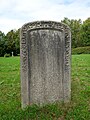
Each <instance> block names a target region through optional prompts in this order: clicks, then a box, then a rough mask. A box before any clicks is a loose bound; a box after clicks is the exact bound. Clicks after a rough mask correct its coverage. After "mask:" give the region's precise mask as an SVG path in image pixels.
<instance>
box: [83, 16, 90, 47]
mask: <svg viewBox="0 0 90 120" xmlns="http://www.w3.org/2000/svg"><path fill="white" fill-rule="evenodd" d="M81 40H82V46H90V18H88V19H86V20H85V21H84V22H83V25H82V29H81Z"/></svg>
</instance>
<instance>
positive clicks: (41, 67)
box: [20, 21, 71, 107]
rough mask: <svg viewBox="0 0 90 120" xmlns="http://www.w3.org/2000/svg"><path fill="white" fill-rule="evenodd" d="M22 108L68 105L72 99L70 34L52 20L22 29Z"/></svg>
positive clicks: (66, 28)
mask: <svg viewBox="0 0 90 120" xmlns="http://www.w3.org/2000/svg"><path fill="white" fill-rule="evenodd" d="M20 57H21V96H22V107H26V106H27V105H30V104H40V105H42V104H47V103H53V102H56V101H64V102H68V101H69V100H70V97H71V78H70V67H71V66H70V63H71V61H70V59H71V33H70V29H69V27H68V26H67V25H65V24H62V23H59V22H54V21H37V22H31V23H27V24H25V25H24V26H22V28H21V35H20Z"/></svg>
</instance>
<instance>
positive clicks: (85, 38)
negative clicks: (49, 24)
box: [0, 18, 90, 56]
mask: <svg viewBox="0 0 90 120" xmlns="http://www.w3.org/2000/svg"><path fill="white" fill-rule="evenodd" d="M61 22H63V23H65V24H67V25H68V26H69V27H70V28H71V35H72V48H77V47H85V46H90V18H87V19H86V20H85V21H84V22H82V21H81V19H79V20H74V19H71V20H70V19H68V18H64V19H63V20H62V21H61ZM19 34H20V29H18V30H11V31H9V32H8V33H7V34H6V35H5V34H4V33H3V32H1V31H0V56H4V54H6V53H8V54H10V55H11V53H12V52H13V53H14V56H17V55H18V54H20V35H19Z"/></svg>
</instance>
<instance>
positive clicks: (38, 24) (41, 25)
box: [21, 21, 70, 31]
mask: <svg viewBox="0 0 90 120" xmlns="http://www.w3.org/2000/svg"><path fill="white" fill-rule="evenodd" d="M33 29H56V30H60V31H63V30H66V29H69V30H70V28H69V26H68V25H66V24H64V23H62V22H56V21H34V22H29V23H26V24H24V25H23V26H22V28H21V30H26V31H27V30H33Z"/></svg>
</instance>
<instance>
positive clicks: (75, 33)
mask: <svg viewBox="0 0 90 120" xmlns="http://www.w3.org/2000/svg"><path fill="white" fill-rule="evenodd" d="M61 22H64V23H65V24H67V25H68V26H69V27H70V28H71V35H72V36H71V37H72V47H73V48H75V47H78V46H80V44H81V34H80V31H81V26H82V21H81V19H79V20H74V19H71V20H70V19H68V18H64V20H62V21H61Z"/></svg>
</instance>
